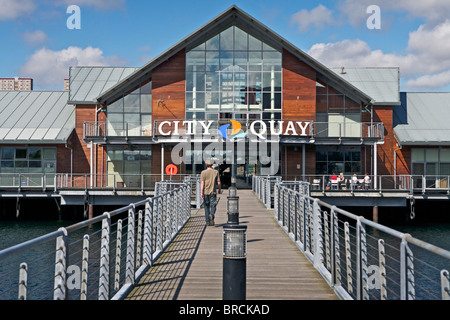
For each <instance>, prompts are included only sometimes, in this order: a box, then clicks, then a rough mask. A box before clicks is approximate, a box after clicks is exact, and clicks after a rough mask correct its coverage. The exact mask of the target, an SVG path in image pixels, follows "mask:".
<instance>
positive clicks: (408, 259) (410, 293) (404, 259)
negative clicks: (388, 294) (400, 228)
mask: <svg viewBox="0 0 450 320" xmlns="http://www.w3.org/2000/svg"><path fill="white" fill-rule="evenodd" d="M407 236H409V234H405V235H404V236H403V239H402V242H401V244H400V277H401V279H400V287H401V288H400V298H401V300H414V299H415V296H416V290H415V282H414V263H413V260H414V257H413V253H412V251H411V249H410V248H409V246H408V242H407V241H406V239H405V237H407Z"/></svg>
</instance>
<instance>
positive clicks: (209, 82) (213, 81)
mask: <svg viewBox="0 0 450 320" xmlns="http://www.w3.org/2000/svg"><path fill="white" fill-rule="evenodd" d="M206 91H219V73H218V72H207V73H206Z"/></svg>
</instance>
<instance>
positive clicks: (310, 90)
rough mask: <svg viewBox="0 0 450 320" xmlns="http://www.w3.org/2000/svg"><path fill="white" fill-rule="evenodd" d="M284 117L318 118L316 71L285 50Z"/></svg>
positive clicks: (289, 118) (290, 118) (297, 118)
mask: <svg viewBox="0 0 450 320" xmlns="http://www.w3.org/2000/svg"><path fill="white" fill-rule="evenodd" d="M282 117H283V119H286V120H314V121H315V120H316V72H315V70H313V69H312V68H311V67H309V66H308V65H307V64H306V63H304V62H303V61H301V60H299V59H298V58H297V57H295V56H294V55H292V54H291V53H289V52H288V51H286V50H283V115H282Z"/></svg>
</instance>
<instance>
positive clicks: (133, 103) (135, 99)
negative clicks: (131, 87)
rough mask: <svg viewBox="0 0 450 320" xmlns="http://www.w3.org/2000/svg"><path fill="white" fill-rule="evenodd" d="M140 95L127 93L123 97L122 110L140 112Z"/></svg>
mask: <svg viewBox="0 0 450 320" xmlns="http://www.w3.org/2000/svg"><path fill="white" fill-rule="evenodd" d="M139 100H140V96H139V95H137V94H129V95H127V96H125V97H124V112H136V113H138V112H140V101H139Z"/></svg>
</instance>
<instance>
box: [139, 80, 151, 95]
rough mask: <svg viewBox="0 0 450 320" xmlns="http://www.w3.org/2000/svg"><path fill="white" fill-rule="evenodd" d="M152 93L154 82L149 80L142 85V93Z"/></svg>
mask: <svg viewBox="0 0 450 320" xmlns="http://www.w3.org/2000/svg"><path fill="white" fill-rule="evenodd" d="M151 93H152V82H151V81H150V82H148V83H146V84H144V85H143V86H142V87H141V94H151Z"/></svg>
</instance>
